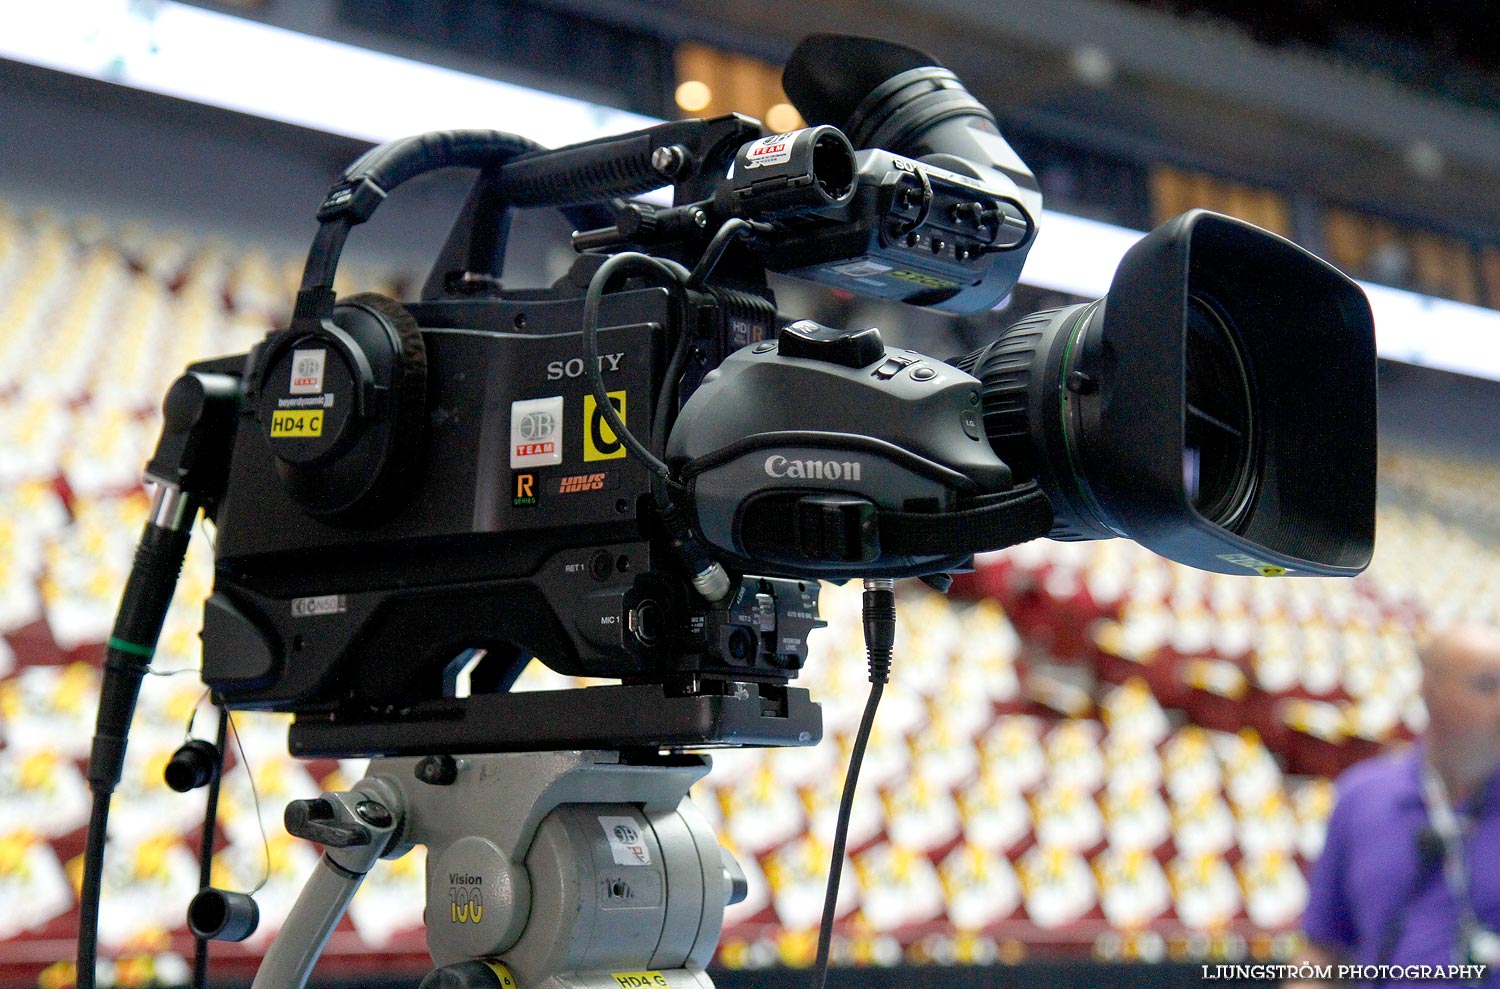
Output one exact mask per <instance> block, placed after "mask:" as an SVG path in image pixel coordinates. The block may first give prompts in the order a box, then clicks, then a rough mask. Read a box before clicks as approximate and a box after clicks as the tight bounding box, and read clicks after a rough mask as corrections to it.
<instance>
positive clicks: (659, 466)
mask: <svg viewBox="0 0 1500 989" xmlns="http://www.w3.org/2000/svg"><path fill="white" fill-rule="evenodd" d="M728 240H729V236H728V235H726V236H725V238H724V241H723V242H724V243H725V244H727V243H728ZM720 251H721V252H722V247H721V248H720ZM621 274H645V275H654V276H656V277H657V278H660V279H661V280H662V281H663V283H664V284H665V286H666V288H667V289H668V290H669V291H670V292H671V294H672V297H673V299H674V301H676V303H677V310H678V314H679V316H678V320H677V322H678V324H679V328H678V333H677V338H676V340H675V341H673V344H672V356H671V358H670V360H669V362H668V365H667V373H666V378H665V383H664V384H663V387H662V389H661V393H660V394H659V395H657V398H656V407H655V409H654V410H653V414H652V439H653V441H654V443H655V445H656V447H657V451H659V452H657V451H652V450H649V449H647V448H646V445H645V444H644V443H642V442H641V441H640V439H639V438H638V437H636V435H635V434H634V433H632V432H631V431H630V429H629V428H628V427H627V426H626V425H625V421H624V419H623V418H621V416H620V413H619V410H618V409H616V408H615V405H614V403H613V402H612V401H610V399H609V390H608V388H607V387H606V386H605V383H604V375H603V374H602V373H601V372H600V370H599V308H600V305H601V304H602V302H603V299H604V289H605V287H606V286H607V285H608V284H609V282H610V280H611V279H613V278H615V277H616V276H618V275H621ZM690 278H691V276H690V275H689V274H688V272H687V270H686V269H685V268H683V267H682V265H680V264H678V263H676V262H675V261H668V260H665V259H662V258H655V257H652V256H650V255H649V254H641V253H638V252H634V251H627V252H624V253H622V254H614V255H611V256H610V257H609V258H607V259H605V261H604V263H603V264H601V265H600V266H599V270H598V271H596V272H594V276H593V278H591V279H590V280H589V287H588V292H587V293H585V295H584V299H583V352H584V368H585V370H586V372H587V374H588V379H589V388H590V390H592V391H593V393H594V401H595V402H596V403H597V407H598V409H599V412H600V414H601V415H602V416H603V418H604V421H605V422H606V423H608V425H609V428H610V429H611V430H613V431H614V434H615V436H616V437H617V438H618V439H619V440H620V442H621V443H623V444H624V445H625V447H626V448H627V449H629V450H630V452H631V453H634V454H635V455H636V456H637V457H639V458H640V460H641V462H642V463H644V464H645V465H646V466H647V468H649V469H650V470H651V472H652V475H653V477H652V484H651V490H652V494H653V497H654V499H655V501H656V511H657V515H658V516H659V517H660V519H661V521H662V524H663V525H664V526H665V528H666V529H667V534H668V537H669V541H670V543H671V546H672V549H673V551H674V552H675V553H676V554H677V557H678V559H679V560H680V561H681V563H682V565H683V567H684V568H685V569H686V570H687V571H688V573H689V575H690V577H691V579H692V583H693V586H694V587H695V588H696V589H697V590H698V592H699V593H700V594H701V595H703V597H704V598H705V599H707V600H709V601H717V600H720V599H722V598H724V597H725V596H727V595H728V594H729V591H730V588H731V583H732V582H731V581H730V578H729V575H728V574H727V573H726V572H725V571H724V568H723V567H722V566H720V565H719V564H718V563H717V562H715V561H714V560H713V558H712V557H710V556H709V554H708V551H707V550H705V549H704V548H703V546H702V544H701V543H700V542H699V541H698V538H697V537H696V536H695V535H694V534H693V531H692V527H691V524H690V522H689V520H688V518H687V516H686V515H685V514H684V513H683V512H682V510H681V509H679V508H678V507H677V504H676V503H675V501H674V500H673V497H672V494H673V488H674V487H676V486H677V485H676V482H675V481H674V479H673V478H672V471H671V468H670V467H668V466H667V463H666V461H665V459H663V458H664V457H665V451H666V444H667V432H668V430H669V428H670V426H671V421H670V420H671V417H672V406H673V405H674V404H675V402H676V399H677V382H678V381H679V380H680V379H681V377H682V369H683V367H684V366H685V365H686V363H687V357H688V353H689V351H690V350H691V348H692V341H693V334H692V332H691V330H690V328H689V326H688V312H687V309H688V306H687V288H686V283H687V282H688V281H689V280H690Z"/></svg>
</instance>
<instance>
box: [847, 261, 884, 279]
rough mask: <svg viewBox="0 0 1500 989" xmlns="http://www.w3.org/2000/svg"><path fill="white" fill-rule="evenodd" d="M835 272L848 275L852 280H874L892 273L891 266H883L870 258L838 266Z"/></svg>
mask: <svg viewBox="0 0 1500 989" xmlns="http://www.w3.org/2000/svg"><path fill="white" fill-rule="evenodd" d="M833 270H834V271H836V272H838V273H839V274H841V275H848V276H849V277H850V278H874V277H875V276H877V275H883V274H885V273H886V272H887V271H890V270H891V266H890V265H888V264H881V263H880V262H879V261H871V260H870V259H869V258H861V259H860V260H858V261H850V262H849V263H847V264H836V265H834V266H833Z"/></svg>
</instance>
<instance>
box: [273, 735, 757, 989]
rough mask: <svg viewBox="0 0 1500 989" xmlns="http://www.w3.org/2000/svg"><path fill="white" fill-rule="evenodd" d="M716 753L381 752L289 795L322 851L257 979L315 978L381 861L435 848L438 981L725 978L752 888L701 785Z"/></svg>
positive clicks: (432, 942) (671, 982)
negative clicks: (722, 958) (738, 906)
mask: <svg viewBox="0 0 1500 989" xmlns="http://www.w3.org/2000/svg"><path fill="white" fill-rule="evenodd" d="M710 765H711V763H710V761H709V758H708V757H707V756H703V755H677V756H654V755H652V756H634V757H628V756H627V755H625V754H624V753H621V752H618V751H568V752H528V753H503V754H485V755H462V756H458V757H456V758H455V757H453V756H448V755H438V756H429V757H427V758H425V759H418V758H386V759H377V760H374V761H373V762H372V763H371V764H370V767H369V771H368V772H367V773H366V775H365V777H364V779H362V780H361V781H360V782H359V783H357V784H355V786H354V787H352V788H351V789H350V790H348V791H345V792H329V793H324V794H322V795H321V796H319V797H317V798H314V799H312V800H299V801H293V802H292V803H291V804H290V805H288V807H287V811H286V825H287V830H288V831H289V832H291V833H292V834H295V835H297V836H299V837H303V838H306V839H308V840H311V841H316V842H318V843H320V844H322V845H323V846H324V852H323V856H322V858H321V859H320V861H319V863H318V866H317V867H316V868H315V870H314V872H313V874H312V876H311V877H310V878H309V879H308V881H307V883H306V885H305V886H304V887H303V890H302V893H301V894H300V896H299V897H298V899H297V902H296V904H295V905H294V906H293V908H292V912H291V913H290V915H288V917H287V919H286V921H285V923H284V924H283V925H282V926H281V929H280V931H279V932H278V933H277V935H276V938H275V940H274V941H273V942H272V944H271V946H270V948H269V950H268V951H267V952H266V955H265V959H264V960H263V962H262V964H261V966H260V969H259V971H258V972H257V974H256V977H255V981H254V983H253V987H252V989H273V987H274V989H301V987H302V986H305V985H306V984H307V980H308V978H309V976H310V975H311V973H312V970H313V966H314V965H315V964H316V962H317V960H318V957H319V955H320V954H321V953H322V950H323V948H324V946H325V945H326V944H327V942H328V939H329V937H330V936H331V935H332V933H333V931H334V928H336V927H337V926H338V923H339V921H340V919H341V918H342V917H343V915H344V912H345V911H346V909H347V908H348V906H349V903H350V901H351V900H352V899H353V897H354V894H355V892H356V891H357V890H358V888H359V886H360V884H361V883H362V882H363V880H364V878H365V876H366V875H367V874H368V873H369V871H370V869H372V868H373V867H374V866H375V863H376V862H377V861H378V860H379V859H381V858H391V859H395V858H400V857H401V856H402V855H405V854H406V853H407V852H409V851H410V850H411V848H412V847H413V846H414V845H419V844H420V845H424V846H426V848H427V884H426V885H427V903H426V910H425V926H426V930H427V943H428V949H429V952H430V953H431V955H432V959H433V964H434V965H435V966H437V968H436V969H435V970H434V971H433V972H431V973H429V975H428V976H427V977H426V978H425V979H424V980H423V982H422V987H423V989H452V987H481V986H490V987H506V989H517V987H521V989H618V987H619V986H620V985H625V984H627V983H626V982H621V981H620V979H621V978H622V977H625V978H628V977H631V976H635V977H639V978H640V979H641V980H642V981H641V982H640V984H641V985H650V986H665V987H668V989H712V985H713V984H712V982H710V981H709V978H708V976H707V975H706V974H705V973H704V971H703V969H704V966H705V965H707V964H708V962H709V960H710V959H711V958H712V956H713V952H714V949H715V947H716V946H717V944H718V940H719V934H720V930H721V928H722V925H723V918H724V908H725V906H727V905H728V904H730V903H735V902H738V901H739V900H741V899H743V898H744V895H745V889H746V887H745V879H744V873H743V872H742V871H741V870H740V868H739V866H738V864H737V863H735V862H734V860H733V859H732V858H731V857H730V856H729V855H728V853H727V852H725V851H724V850H723V849H722V848H721V847H720V846H719V843H718V841H717V839H716V838H715V836H714V833H713V829H712V828H711V827H710V826H709V825H708V823H707V822H706V821H705V820H704V818H703V816H702V815H701V813H699V811H698V810H697V808H696V807H694V806H693V804H692V801H691V800H689V799H688V797H687V793H688V789H689V788H690V787H691V786H692V785H693V784H694V783H696V782H697V781H698V780H699V779H701V778H702V777H703V776H704V775H705V774H707V772H708V770H709V768H710Z"/></svg>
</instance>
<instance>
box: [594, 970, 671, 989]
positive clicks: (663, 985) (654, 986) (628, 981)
mask: <svg viewBox="0 0 1500 989" xmlns="http://www.w3.org/2000/svg"><path fill="white" fill-rule="evenodd" d="M609 977H610V978H612V979H614V980H615V983H616V984H617V985H619V987H620V989H670V987H671V985H672V983H670V982H668V981H667V977H666V976H665V975H663V974H661V973H660V972H611V973H609Z"/></svg>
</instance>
